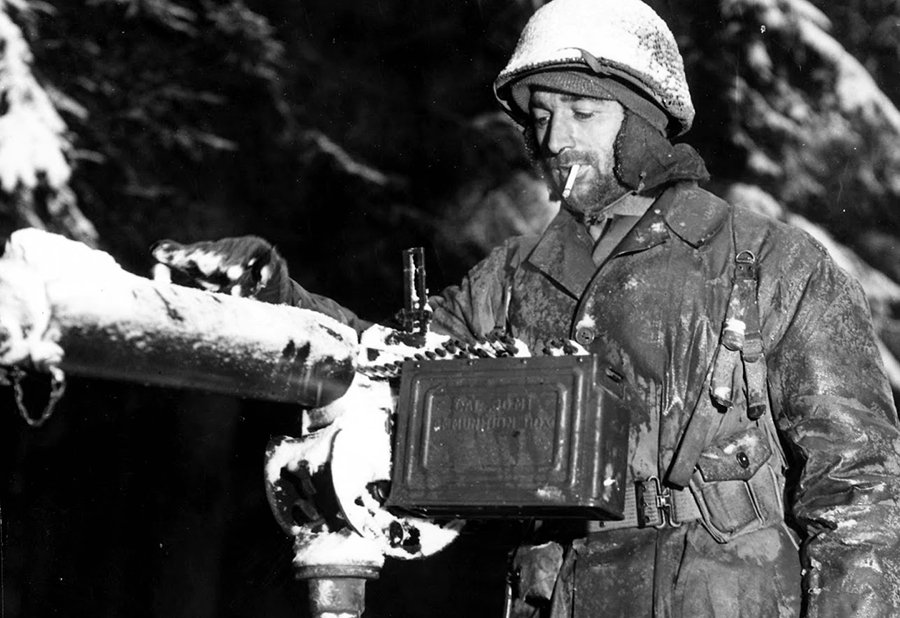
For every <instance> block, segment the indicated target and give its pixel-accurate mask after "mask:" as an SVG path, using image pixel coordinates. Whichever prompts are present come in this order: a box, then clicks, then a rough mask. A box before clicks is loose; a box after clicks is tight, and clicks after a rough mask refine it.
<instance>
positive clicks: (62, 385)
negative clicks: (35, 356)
mask: <svg viewBox="0 0 900 618" xmlns="http://www.w3.org/2000/svg"><path fill="white" fill-rule="evenodd" d="M9 374H10V377H11V379H12V387H13V392H14V393H15V396H16V407H17V408H18V410H19V416H21V417H22V420H24V421H25V422H26V423H28V426H29V427H34V428H37V427H40V426H41V425H43V424H44V423H46V422H47V420H48V419H49V418H50V417H51V416H52V415H53V410H54V409H55V408H56V404H58V403H59V401H60V399H62V397H63V394H64V393H65V392H66V374H65V373H63V371H62V369H59V368H58V367H51V368H50V396H49V398H48V399H47V405H46V406H44V411H43V412H42V413H41V415H40V416H38V417H35V416H32V415H31V413H30V412H28V407H27V406H26V405H25V392H24V389H23V388H22V378H24V377H25V372H24V371H22V369H20V368H18V367H13V368H12V369H11V370H10V371H9Z"/></svg>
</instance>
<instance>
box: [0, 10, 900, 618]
mask: <svg viewBox="0 0 900 618" xmlns="http://www.w3.org/2000/svg"><path fill="white" fill-rule="evenodd" d="M540 4H541V2H540V1H539V0H494V1H491V0H456V1H454V2H426V1H424V0H403V1H401V0H371V1H368V2H359V1H354V0H328V1H320V0H278V1H274V0H269V1H263V0H81V1H73V0H66V1H61V0H48V1H40V0H6V1H5V2H2V3H0V40H2V41H3V45H2V58H0V238H2V237H5V236H6V235H7V234H9V233H10V232H11V231H13V230H14V229H17V228H20V227H24V226H36V227H42V228H45V229H49V230H51V231H55V232H59V233H62V234H65V235H67V236H70V237H72V238H76V239H79V240H82V241H84V242H86V243H88V244H90V245H92V246H95V247H99V248H101V249H103V250H105V251H108V252H110V253H111V254H112V255H113V256H114V257H115V258H116V259H117V260H119V262H120V263H121V264H123V266H125V267H126V268H127V269H129V270H132V271H134V272H138V273H147V272H149V268H150V266H151V263H150V259H149V255H148V251H147V250H148V247H149V246H150V245H151V244H152V243H153V241H155V240H157V239H161V238H173V239H177V240H180V241H193V240H201V239H208V238H215V237H221V236H229V235H241V234H251V233H252V234H258V235H260V236H263V237H265V238H267V239H269V240H271V241H272V242H274V243H275V244H276V245H277V246H278V248H279V250H280V251H281V253H282V254H283V255H284V256H285V257H286V258H287V259H288V261H289V263H290V266H291V272H292V274H293V276H294V278H296V279H297V280H298V281H300V282H301V283H302V284H304V285H305V286H306V287H308V288H309V289H312V290H315V291H317V292H320V293H323V294H326V295H328V296H331V297H333V298H335V299H337V300H338V301H340V302H342V303H343V304H345V305H347V306H349V307H351V308H353V309H355V310H356V311H357V312H358V313H360V314H361V315H363V316H365V317H368V318H370V319H375V320H379V319H385V318H387V317H388V316H390V315H392V314H393V313H394V311H396V310H397V309H398V308H399V307H400V306H401V303H402V300H401V277H400V274H401V270H400V252H401V250H402V249H404V248H406V247H410V246H415V245H422V246H424V247H426V250H427V263H428V270H429V285H430V287H431V288H432V289H435V290H436V289H440V288H441V287H443V286H444V285H447V284H450V283H453V282H455V281H457V280H458V279H459V277H460V276H461V275H462V274H463V273H464V272H465V270H466V269H467V268H468V267H470V266H471V265H472V264H474V262H475V261H477V260H478V259H479V258H480V257H482V256H483V255H484V254H485V253H486V251H487V250H488V249H489V248H490V247H492V246H493V245H495V244H496V243H498V242H499V241H500V240H502V239H503V238H505V237H506V236H509V235H511V234H518V233H526V232H529V231H538V230H540V229H541V227H542V226H543V225H544V224H545V223H546V222H547V220H548V219H549V217H550V216H552V213H553V209H554V205H553V204H551V203H549V202H548V199H547V192H546V190H545V189H544V188H543V186H542V184H541V181H540V179H539V178H538V177H537V176H536V174H535V172H534V171H533V170H532V168H531V166H530V164H529V161H528V159H527V156H526V153H525V150H524V147H523V145H522V140H521V135H520V133H519V131H518V129H517V128H516V127H515V126H514V125H513V124H511V123H510V121H508V120H507V119H506V118H505V117H504V116H503V115H502V114H500V113H499V112H498V110H497V107H496V105H495V103H494V101H493V96H492V92H491V82H492V80H493V78H494V77H495V75H496V74H497V73H498V72H499V70H500V69H501V68H502V67H503V65H504V64H505V62H506V60H507V59H508V57H509V54H510V52H511V50H512V48H513V46H514V44H515V41H516V38H517V36H518V32H519V30H520V29H521V26H522V25H523V24H524V23H525V21H526V19H527V18H528V16H529V15H530V14H531V12H532V11H533V10H534V9H535V8H536V6H538V5H540ZM650 4H651V5H652V6H654V8H656V9H657V10H658V12H660V14H661V15H663V17H664V18H665V19H666V20H667V21H668V22H669V24H670V26H671V27H672V29H673V31H674V32H675V34H676V36H677V38H678V40H679V44H680V46H681V48H682V50H683V53H684V56H685V62H686V68H687V73H688V79H689V82H690V85H691V89H692V93H693V96H694V102H695V105H696V108H697V121H696V123H695V127H694V129H693V130H692V131H691V132H690V133H688V135H687V136H686V137H685V141H687V142H689V143H691V144H692V145H694V146H695V147H697V148H698V150H699V151H700V152H701V154H702V155H703V156H704V157H705V158H706V161H707V163H708V166H709V168H710V170H711V172H712V175H713V178H714V180H713V181H712V182H711V183H710V185H709V188H711V189H712V190H714V191H716V192H717V193H719V194H720V195H723V196H725V197H727V198H729V199H731V200H732V201H735V202H741V203H745V204H748V205H750V206H752V207H754V208H757V209H761V210H764V211H765V212H768V213H769V214H772V215H773V216H777V217H780V218H782V219H784V220H786V221H789V222H791V223H793V224H795V225H798V226H800V227H803V228H804V229H807V230H808V231H809V232H810V233H813V234H814V235H816V236H817V237H818V238H819V239H820V240H822V242H823V243H824V244H826V246H828V247H829V249H831V250H832V251H833V253H834V254H835V256H836V258H838V259H839V261H840V263H841V264H842V265H844V266H845V267H846V268H848V269H849V270H851V271H852V272H853V273H854V274H856V275H857V276H858V277H860V279H861V281H862V283H863V286H864V288H865V290H866V292H867V294H868V296H869V299H870V303H871V306H872V309H873V313H874V315H875V320H876V326H877V328H878V331H879V335H880V337H881V341H882V343H883V344H884V349H885V360H886V363H887V367H888V369H889V371H890V373H891V376H892V380H893V384H894V387H895V389H897V388H900V365H898V364H897V361H896V358H897V357H898V356H900V322H898V317H900V285H898V283H897V282H898V281H900V208H898V207H897V203H898V198H900V112H898V110H897V108H896V102H898V101H900V74H898V72H897V70H896V67H897V66H898V62H900V2H897V1H895V0H847V1H845V2H841V3H835V2H826V0H817V1H816V2H808V1H806V0H766V1H761V0H716V1H713V2H702V3H700V2H686V1H679V0H657V1H655V2H650ZM298 418H299V411H298V410H297V409H295V408H293V407H291V406H285V405H276V404H264V403H259V402H254V401H240V400H235V399H230V398H224V397H221V396H211V395H206V394H202V393H193V392H182V391H175V390H163V389H156V388H150V387H138V386H134V385H129V384H118V383H111V382H101V381H93V380H87V379H73V380H72V381H71V384H70V385H69V392H68V393H67V395H66V397H65V399H64V400H63V402H62V403H61V405H60V406H59V409H58V411H57V413H56V414H55V415H54V417H53V418H52V419H51V420H50V421H49V422H48V423H47V424H46V425H45V426H44V427H43V428H41V429H39V430H30V429H29V428H28V427H27V426H26V425H25V424H24V423H23V422H22V421H21V419H19V418H18V416H17V414H16V413H15V406H14V405H13V398H12V393H11V392H10V391H9V389H4V390H0V458H2V459H0V462H2V468H0V469H2V470H4V471H5V472H4V474H3V480H4V484H3V488H2V492H3V493H2V496H0V498H2V502H0V509H2V511H0V516H2V519H0V522H2V526H0V550H2V577H3V584H2V595H0V600H2V612H0V614H2V616H3V617H4V618H11V617H18V616H23V617H25V616H27V617H35V618H37V617H44V616H88V615H90V616H95V617H103V616H110V617H119V616H134V617H151V616H152V617H163V616H165V617H179V616H184V617H188V616H190V617H192V618H197V617H204V616H216V617H234V618H238V617H256V616H259V617H262V616H265V617H267V618H278V617H281V616H284V617H287V616H303V615H304V598H303V597H304V591H303V589H302V587H300V586H299V585H298V584H296V583H295V582H293V580H292V573H291V568H290V557H291V548H290V544H289V541H288V539H286V538H285V537H284V536H283V535H282V533H281V531H280V529H279V528H278V526H277V524H276V523H275V521H274V519H273V518H272V517H271V516H270V514H269V510H268V506H267V503H266V499H265V495H264V487H263V475H262V463H263V451H264V448H265V445H266V443H267V442H268V440H269V438H270V437H271V436H273V435H279V434H285V433H287V434H290V433H296V432H297V430H298V427H299V426H298ZM514 528H515V526H503V525H497V524H485V523H481V524H479V523H474V524H472V525H471V526H470V527H469V528H468V529H467V531H466V532H465V534H464V535H463V538H462V539H461V540H460V541H459V542H458V543H456V544H455V545H453V546H451V547H450V548H449V549H448V550H446V551H445V552H444V553H443V554H440V555H438V556H436V557H434V558H432V559H429V560H426V561H423V562H418V563H403V564H401V563H395V562H389V563H388V565H387V566H386V568H385V570H384V572H383V574H382V577H381V578H380V579H379V580H378V581H377V582H374V583H372V584H371V585H370V587H369V593H370V594H369V612H368V614H367V615H368V616H370V617H372V618H375V617H394V618H399V617H405V616H409V617H419V616H498V615H499V612H500V605H501V602H502V577H503V573H502V570H503V565H504V561H505V552H506V550H507V547H508V545H509V543H511V542H512V541H513V540H514V539H515V529H514Z"/></svg>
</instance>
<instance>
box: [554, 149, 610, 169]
mask: <svg viewBox="0 0 900 618" xmlns="http://www.w3.org/2000/svg"><path fill="white" fill-rule="evenodd" d="M544 162H545V163H546V164H547V165H549V166H550V167H551V168H557V169H558V168H561V167H572V166H573V165H575V164H578V165H586V166H590V167H597V166H598V165H599V164H600V157H599V156H597V153H595V152H589V151H579V150H567V151H566V152H563V153H560V154H558V155H556V156H553V157H547V158H546V159H544Z"/></svg>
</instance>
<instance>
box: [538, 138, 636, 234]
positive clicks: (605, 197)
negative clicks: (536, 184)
mask: <svg viewBox="0 0 900 618" xmlns="http://www.w3.org/2000/svg"><path fill="white" fill-rule="evenodd" d="M530 152H531V153H532V156H533V157H534V150H533V149H530ZM536 161H537V162H538V163H539V165H538V166H537V167H538V168H539V169H540V170H541V172H542V174H543V176H544V181H545V182H546V183H547V186H548V187H549V188H550V199H551V200H560V201H561V203H562V206H563V207H564V208H565V209H566V210H568V211H569V212H571V213H572V214H573V215H575V216H576V217H577V218H578V219H580V220H582V221H584V222H585V223H586V224H588V225H592V224H594V223H596V222H597V221H599V220H601V219H603V218H604V217H605V213H604V211H605V209H606V207H607V206H608V205H609V204H611V203H612V202H614V201H616V200H617V199H619V198H620V197H622V196H623V195H625V194H626V193H628V192H629V191H630V189H629V188H628V187H627V186H625V185H623V184H622V183H621V182H620V181H619V179H618V178H617V177H616V175H615V173H614V172H612V171H610V172H606V173H604V172H602V171H601V170H600V159H599V157H598V156H597V154H596V153H594V152H590V151H587V152H586V151H567V152H564V153H562V154H560V155H559V156H556V157H545V158H539V159H536ZM576 163H577V164H578V165H582V166H587V167H590V168H591V169H592V170H593V171H594V173H593V174H591V176H590V177H589V178H586V179H581V180H579V181H577V182H576V185H575V188H576V189H577V193H576V192H575V191H574V190H573V192H572V194H570V195H569V197H568V198H563V197H562V195H561V191H562V185H563V184H565V181H566V179H565V178H562V179H560V178H557V177H556V176H555V175H554V172H555V170H558V169H560V168H566V169H569V168H571V166H572V165H573V164H576Z"/></svg>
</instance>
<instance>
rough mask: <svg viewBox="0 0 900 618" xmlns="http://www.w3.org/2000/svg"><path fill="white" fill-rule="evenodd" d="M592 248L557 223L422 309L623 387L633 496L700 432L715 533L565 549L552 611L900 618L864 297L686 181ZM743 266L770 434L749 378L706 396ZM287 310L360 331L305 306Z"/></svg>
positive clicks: (894, 466) (888, 467)
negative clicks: (548, 347)
mask: <svg viewBox="0 0 900 618" xmlns="http://www.w3.org/2000/svg"><path fill="white" fill-rule="evenodd" d="M736 244H737V245H739V246H736ZM592 245H593V241H592V239H591V237H590V235H589V234H588V231H587V229H586V228H585V227H584V225H583V224H581V223H580V222H578V221H577V220H575V219H574V218H573V217H572V216H571V215H570V214H569V213H567V212H566V211H565V210H563V211H561V212H560V214H559V215H558V216H557V217H556V219H555V220H554V221H553V222H552V223H551V225H550V227H549V228H548V229H547V230H546V232H545V233H544V234H543V235H542V236H540V237H518V238H513V239H510V240H508V241H506V242H505V243H504V244H503V245H502V246H500V247H498V248H496V249H495V250H494V251H493V252H492V253H491V254H490V255H489V256H488V257H487V258H486V259H485V260H484V261H482V262H481V263H479V264H478V265H477V266H475V267H474V268H473V269H472V270H471V271H470V272H469V274H468V275H467V276H466V277H465V279H464V280H463V282H462V283H461V285H459V286H457V287H452V288H449V289H447V290H445V291H444V292H443V293H442V294H440V295H439V296H436V297H433V298H432V299H431V300H430V302H431V304H432V306H433V308H434V311H435V312H434V319H433V322H432V325H433V328H434V330H436V331H439V332H443V333H445V334H449V335H453V336H455V337H459V338H462V339H472V338H474V337H478V336H481V335H484V334H486V333H488V332H490V331H491V330H492V329H494V328H495V327H497V326H502V327H506V328H508V329H509V330H511V332H512V334H513V335H514V336H515V337H517V338H519V339H521V340H523V341H525V342H526V343H527V344H528V346H529V347H530V348H531V349H532V350H540V349H541V348H542V347H543V346H544V345H545V344H546V343H547V342H548V341H550V340H551V339H565V338H571V339H575V340H576V341H578V342H579V343H581V344H582V345H584V346H585V347H586V348H588V350H589V351H590V352H592V353H595V354H598V355H599V356H600V357H601V359H602V360H603V361H604V362H605V363H608V364H609V365H610V366H611V367H613V368H615V370H616V371H617V372H618V373H619V374H620V375H622V376H624V379H625V382H626V383H627V384H628V386H629V388H630V389H631V391H632V394H633V400H634V402H635V403H634V408H633V410H632V411H631V428H630V437H629V455H628V470H627V480H628V483H629V484H630V483H632V482H634V481H643V480H646V479H650V478H654V477H655V478H658V479H661V480H662V482H664V483H665V482H666V481H667V475H668V474H669V472H670V471H671V469H672V464H673V458H674V457H675V453H676V451H677V450H678V448H679V445H680V444H681V443H682V440H683V439H684V434H685V430H686V427H687V426H688V423H689V420H690V419H691V416H692V415H697V417H698V418H699V417H701V416H703V417H704V418H705V419H706V421H705V422H706V424H705V425H704V426H703V427H704V428H705V429H704V430H703V431H704V432H705V433H704V434H703V435H704V436H705V437H704V439H703V440H702V444H701V446H702V452H701V453H699V462H698V464H697V469H696V470H695V472H694V474H693V476H692V477H691V480H690V483H689V485H690V487H689V489H690V491H691V493H692V494H693V495H694V496H696V497H698V498H700V499H701V500H700V501H701V502H702V503H703V504H704V505H705V506H707V507H709V508H708V510H709V512H708V513H707V514H706V516H705V517H704V518H703V519H702V520H694V521H689V522H686V523H684V524H683V525H681V526H678V527H671V526H666V527H663V528H655V527H643V528H636V527H634V528H623V529H613V530H602V529H601V530H597V528H596V526H595V527H594V529H593V531H591V530H588V529H584V530H583V531H582V533H580V534H574V535H571V536H572V537H574V538H569V539H567V540H568V543H567V549H566V555H565V559H564V562H563V565H562V568H561V569H560V572H559V575H558V577H557V580H556V586H555V589H554V593H553V599H552V606H551V608H550V613H551V614H552V615H553V616H559V617H562V616H566V617H568V616H575V617H578V618H595V617H599V616H631V617H642V616H648V617H649V616H667V617H679V618H682V617H683V618H688V617H690V618H696V617H703V616H721V617H725V616H727V617H735V616H747V617H751V616H752V617H754V618H758V617H768V616H771V617H782V616H799V615H806V616H820V617H825V616H834V617H841V618H846V617H850V616H885V617H886V616H900V502H898V498H900V433H898V429H897V413H896V410H895V409H894V407H893V403H892V398H891V391H890V388H889V386H888V383H887V380H886V378H885V374H884V370H883V367H882V365H881V361H880V357H879V353H878V350H877V347H876V344H875V339H874V333H873V328H872V323H871V318H870V315H869V310H868V306H867V304H866V300H865V297H864V296H863V294H862V292H861V289H860V287H859V285H858V284H857V283H856V282H855V281H854V280H852V279H850V278H849V277H848V275H847V274H846V273H844V272H843V271H842V270H841V269H840V268H838V267H837V266H836V265H835V264H834V262H833V261H832V260H831V259H830V258H829V256H828V255H827V254H826V252H825V250H824V249H823V248H822V247H821V246H819V245H818V244H817V243H816V242H815V241H814V240H812V239H811V238H810V237H809V236H808V235H806V234H805V233H803V232H801V231H799V230H797V229H794V228H791V227H789V226H786V225H784V224H781V223H779V222H777V221H774V220H771V219H768V218H765V217H763V216H760V215H757V214H754V213H751V212H749V211H746V210H743V209H740V208H737V207H733V206H731V205H729V204H727V203H726V202H724V201H722V200H720V199H719V198H717V197H715V196H713V195H712V194H710V193H708V192H706V191H704V190H702V189H700V188H698V186H697V185H696V184H695V183H691V182H682V183H678V184H675V185H673V186H670V187H669V188H668V189H666V190H665V191H664V192H663V193H662V194H661V195H660V196H659V197H658V198H657V199H656V201H655V202H654V203H653V205H652V206H651V207H650V209H649V210H648V211H647V213H646V214H645V215H644V216H643V217H642V218H641V220H640V221H639V222H638V223H637V224H636V226H635V227H634V228H633V229H632V230H631V232H630V233H629V234H628V236H626V237H625V239H624V240H623V241H622V242H621V243H620V244H619V246H618V247H617V248H616V250H615V251H613V253H612V255H611V256H610V257H609V258H608V259H607V260H606V261H605V262H604V263H602V264H601V265H600V266H599V267H598V266H597V265H595V264H594V263H593V261H592V259H591V251H592ZM741 251H748V252H750V253H751V254H752V256H753V257H754V258H755V260H756V263H757V264H758V272H759V275H758V308H759V325H760V331H761V334H762V342H763V354H764V356H763V358H764V361H765V369H766V381H765V384H766V386H765V387H764V390H767V395H768V403H769V406H768V410H767V411H766V414H765V415H764V416H763V417H762V418H761V419H759V420H758V421H753V420H750V419H749V418H748V414H747V403H746V401H747V397H746V388H745V384H746V383H745V380H744V369H743V365H742V364H741V363H740V362H738V363H735V364H734V366H733V367H729V372H728V373H729V375H730V376H731V380H732V383H733V384H732V385H733V395H734V397H733V404H732V405H731V406H730V407H728V408H727V409H726V408H725V407H724V406H715V405H714V404H713V402H712V398H711V395H710V387H711V384H710V382H711V375H712V374H713V369H714V364H715V363H714V361H715V360H716V354H717V350H718V349H719V348H720V340H721V335H722V329H723V323H724V321H725V318H726V312H727V308H728V306H729V299H730V297H731V294H732V289H733V287H734V285H733V283H734V278H735V267H736V255H737V254H738V253H739V252H741ZM292 300H293V302H294V303H295V304H299V305H301V306H306V307H309V308H313V309H316V308H318V309H320V310H322V311H324V312H326V313H330V314H331V315H334V316H335V317H338V318H339V319H344V320H345V321H348V322H350V323H353V322H354V321H355V320H356V318H355V316H353V315H352V314H351V313H349V312H347V311H346V310H343V309H342V308H339V307H337V306H336V305H334V304H333V303H328V302H326V301H323V300H322V299H321V298H319V297H314V296H313V295H310V294H308V293H306V292H305V291H303V290H302V289H297V288H295V290H294V292H293V299H292ZM323 303H324V304H323ZM741 501H743V503H747V504H751V505H752V510H751V513H750V516H749V518H750V520H752V521H750V520H748V519H747V517H748V515H747V512H748V511H747V509H742V508H741V506H740V504H743V503H742V502H741ZM701 510H702V509H701Z"/></svg>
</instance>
